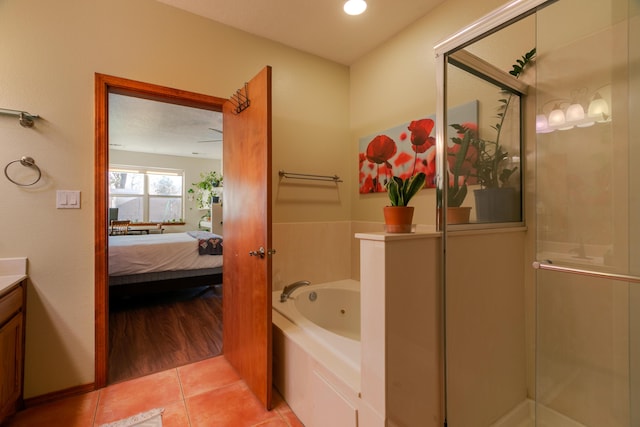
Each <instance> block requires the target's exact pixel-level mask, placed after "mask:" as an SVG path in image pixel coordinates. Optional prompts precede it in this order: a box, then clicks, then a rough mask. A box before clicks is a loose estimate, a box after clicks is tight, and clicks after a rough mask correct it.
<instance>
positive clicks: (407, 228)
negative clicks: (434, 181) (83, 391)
mask: <svg viewBox="0 0 640 427" xmlns="http://www.w3.org/2000/svg"><path fill="white" fill-rule="evenodd" d="M426 179H427V175H425V173H424V172H418V173H417V174H414V175H411V176H410V177H409V178H407V179H402V178H400V177H398V176H392V177H391V179H389V181H387V185H386V188H387V195H388V196H389V201H390V203H391V205H390V206H385V207H384V218H385V224H386V230H387V232H389V233H409V232H411V225H412V222H413V210H414V208H413V206H408V204H409V201H410V200H411V199H412V198H413V196H415V195H416V194H417V193H418V191H420V189H421V188H423V187H424V183H425V181H426Z"/></svg>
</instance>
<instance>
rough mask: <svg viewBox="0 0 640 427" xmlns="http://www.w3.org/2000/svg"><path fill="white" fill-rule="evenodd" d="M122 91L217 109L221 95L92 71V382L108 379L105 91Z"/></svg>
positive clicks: (137, 95)
mask: <svg viewBox="0 0 640 427" xmlns="http://www.w3.org/2000/svg"><path fill="white" fill-rule="evenodd" d="M110 94H117V95H125V96H129V97H134V98H138V99H144V100H152V101H159V102H163V103H169V104H173V105H178V106H186V107H192V108H198V109H202V110H208V111H212V112H221V111H222V106H223V103H224V102H225V100H224V99H222V98H217V97H212V96H208V95H202V94H197V93H193V92H186V91H182V90H177V89H172V88H167V87H163V86H158V85H153V84H148V83H142V82H137V81H132V80H128V79H122V78H118V77H113V76H106V75H102V74H96V93H95V98H96V129H95V139H96V155H95V185H96V202H95V209H96V210H95V218H96V221H95V242H96V254H95V264H96V268H95V270H96V280H95V282H96V290H95V298H96V386H97V387H103V386H105V385H106V384H107V383H108V380H109V378H108V358H109V356H108V355H109V348H110V347H109V286H108V283H109V266H108V258H107V255H108V252H107V250H108V249H107V248H108V207H109V206H108V202H107V201H108V199H109V197H108V196H109V194H108V170H109V125H108V124H109V95H110Z"/></svg>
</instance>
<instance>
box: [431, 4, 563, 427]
mask: <svg viewBox="0 0 640 427" xmlns="http://www.w3.org/2000/svg"><path fill="white" fill-rule="evenodd" d="M556 1H558V0H514V1H511V2H509V3H507V4H505V5H504V6H502V7H500V8H498V9H496V10H494V11H493V12H491V13H489V14H487V15H485V16H484V17H483V18H480V19H479V20H477V21H475V22H473V23H472V24H470V25H468V26H466V27H464V28H463V29H461V30H460V31H458V32H456V33H454V34H452V35H451V36H449V37H447V38H445V39H444V40H442V41H440V42H439V43H438V44H436V45H435V46H434V51H435V60H436V64H435V67H436V70H435V71H436V120H435V123H436V158H437V159H440V161H439V162H438V163H437V164H436V176H437V188H438V190H439V192H440V194H441V199H440V200H439V201H438V205H439V206H447V199H448V194H447V193H448V185H445V183H448V182H449V176H448V171H447V150H446V147H447V142H446V139H445V138H446V123H447V117H446V110H447V107H446V84H447V72H446V67H447V64H448V56H449V54H450V53H453V52H454V51H456V50H459V49H462V48H464V47H465V46H468V45H470V44H471V43H473V42H475V41H478V40H480V39H482V38H484V37H487V36H489V35H491V34H493V33H495V32H497V31H499V30H500V29H502V28H505V27H507V26H509V25H510V24H512V23H514V22H517V21H519V20H521V19H524V18H526V17H528V16H530V15H532V14H534V13H536V12H537V11H538V10H540V9H542V8H544V7H546V6H548V5H550V4H552V3H555V2H556ZM440 211H441V212H440V213H438V214H437V217H439V218H440V222H439V224H438V225H437V227H438V230H439V231H440V232H441V233H442V239H441V245H442V247H441V254H442V256H441V275H440V277H441V283H440V286H441V289H442V292H441V295H442V302H441V304H442V307H443V310H442V319H441V321H442V325H443V329H442V349H443V350H442V351H443V354H442V360H443V362H442V363H443V366H442V370H443V376H442V381H443V384H442V390H443V414H444V425H445V426H447V418H448V417H447V415H448V414H447V342H446V341H447V339H446V331H447V326H446V302H447V301H446V283H447V238H448V232H449V230H448V228H449V226H448V225H447V209H440ZM523 221H524V218H523ZM521 224H522V223H518V224H516V226H521ZM496 226H498V227H500V226H503V224H502V225H501V224H497V225H496ZM455 228H456V227H455V226H454V229H455ZM483 228H488V227H487V226H486V224H484V225H483ZM454 427H455V426H454Z"/></svg>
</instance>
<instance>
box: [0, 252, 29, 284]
mask: <svg viewBox="0 0 640 427" xmlns="http://www.w3.org/2000/svg"><path fill="white" fill-rule="evenodd" d="M26 277H27V258H26V257H21V258H0V293H2V292H4V291H5V290H6V289H9V288H10V287H12V286H13V285H15V284H16V283H18V282H20V281H22V280H24V279H25V278H26Z"/></svg>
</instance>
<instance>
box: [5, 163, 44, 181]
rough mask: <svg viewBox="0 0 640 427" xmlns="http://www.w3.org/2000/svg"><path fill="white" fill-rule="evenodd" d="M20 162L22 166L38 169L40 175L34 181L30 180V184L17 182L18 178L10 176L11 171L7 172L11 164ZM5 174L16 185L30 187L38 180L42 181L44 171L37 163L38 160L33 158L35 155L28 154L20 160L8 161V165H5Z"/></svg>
mask: <svg viewBox="0 0 640 427" xmlns="http://www.w3.org/2000/svg"><path fill="white" fill-rule="evenodd" d="M18 162H19V163H20V164H21V165H22V166H25V167H28V168H33V169H35V170H36V171H37V173H38V176H37V177H36V179H35V180H34V181H33V182H30V183H28V184H22V183H20V182H17V181H16V180H14V179H12V178H11V177H10V176H9V173H8V172H7V170H8V169H9V166H11V165H12V164H14V163H18ZM4 176H6V177H7V179H8V180H9V181H11V182H13V183H14V184H15V185H19V186H20V187H29V186H30V185H33V184H35V183H37V182H38V181H40V178H42V171H41V170H40V168H39V167H38V166H37V165H36V161H35V160H33V157H28V156H22V157H21V158H20V159H19V160H14V161H12V162H9V163H7V165H6V166H5V167H4Z"/></svg>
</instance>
